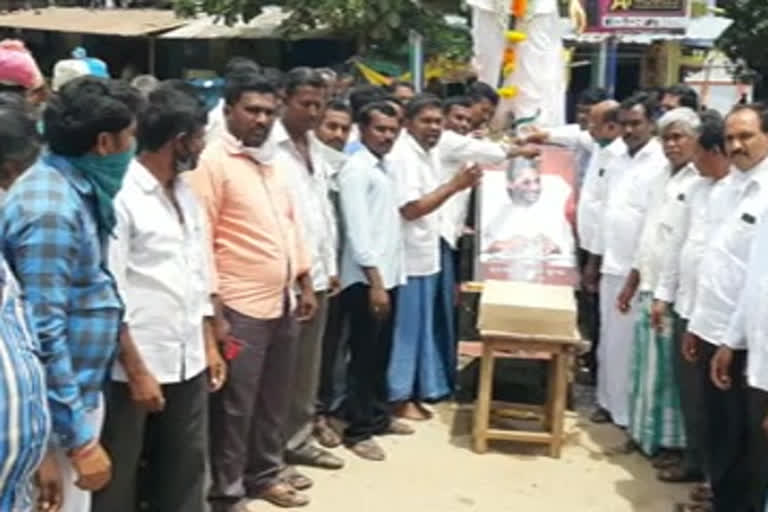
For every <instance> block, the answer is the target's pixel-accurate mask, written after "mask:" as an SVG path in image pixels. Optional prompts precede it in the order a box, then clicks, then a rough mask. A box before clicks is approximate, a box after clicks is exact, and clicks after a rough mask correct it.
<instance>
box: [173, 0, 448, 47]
mask: <svg viewBox="0 0 768 512" xmlns="http://www.w3.org/2000/svg"><path fill="white" fill-rule="evenodd" d="M174 2H175V6H176V10H177V12H179V13H180V14H181V15H186V16H190V15H194V14H197V13H200V12H202V13H206V14H211V15H214V16H218V17H220V19H222V20H223V21H224V22H225V23H228V24H232V23H235V22H236V21H237V20H239V19H242V20H243V21H246V22H247V21H249V20H251V19H252V18H254V17H256V16H258V15H259V14H260V13H261V10H262V7H264V6H265V5H275V4H278V5H280V6H281V7H283V8H284V9H286V10H287V11H290V12H291V16H290V17H289V18H288V19H287V20H286V21H285V22H284V24H283V28H284V29H285V31H286V34H287V35H289V36H290V35H295V34H301V33H302V32H306V31H308V30H316V29H324V30H328V31H329V32H331V33H334V34H338V35H344V36H346V37H352V38H354V39H355V40H356V41H357V42H358V48H359V50H360V52H361V53H365V51H366V50H367V49H368V48H369V47H370V46H371V45H372V44H375V43H380V42H386V43H396V44H399V43H402V42H404V41H406V40H407V37H408V33H409V31H410V30H419V31H432V32H434V31H435V26H436V20H442V15H443V13H445V12H451V11H452V12H456V11H458V0H423V1H418V0H282V1H278V2H275V1H274V0H174ZM446 10H448V11H446Z"/></svg>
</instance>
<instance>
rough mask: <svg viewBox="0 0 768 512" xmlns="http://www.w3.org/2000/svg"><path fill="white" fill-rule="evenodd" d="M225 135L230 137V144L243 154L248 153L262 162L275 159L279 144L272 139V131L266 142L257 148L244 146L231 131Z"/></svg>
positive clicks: (267, 162)
mask: <svg viewBox="0 0 768 512" xmlns="http://www.w3.org/2000/svg"><path fill="white" fill-rule="evenodd" d="M224 137H226V138H227V139H228V142H229V143H230V144H232V145H234V146H235V147H236V148H237V149H238V150H239V151H240V152H242V153H243V154H245V155H248V156H249V157H250V158H251V159H252V160H254V161H255V162H258V163H260V164H270V163H272V161H273V160H274V159H275V152H276V151H277V144H275V141H274V140H273V139H272V133H271V132H270V134H269V136H268V137H267V140H266V141H264V144H262V145H261V146H259V147H257V148H254V147H248V146H244V145H243V142H242V141H241V140H239V139H236V138H235V136H234V135H232V134H231V133H229V131H226V132H225V133H224Z"/></svg>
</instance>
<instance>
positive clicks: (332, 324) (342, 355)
mask: <svg viewBox="0 0 768 512" xmlns="http://www.w3.org/2000/svg"><path fill="white" fill-rule="evenodd" d="M351 130H352V109H351V108H350V107H349V105H347V104H346V103H344V102H343V101H339V100H331V101H330V102H329V103H328V104H327V105H326V106H325V111H324V112H323V115H322V117H321V118H320V123H319V124H318V125H317V127H316V128H315V131H314V137H315V138H316V139H317V141H318V142H319V143H320V144H319V146H318V147H319V149H320V153H321V154H322V157H323V159H324V160H325V162H326V163H327V164H328V166H329V167H328V169H329V172H330V174H331V177H330V181H329V187H330V197H331V203H332V204H333V205H334V211H335V213H336V220H337V224H336V227H337V231H338V240H339V244H338V255H339V258H341V254H342V246H343V242H344V235H343V223H342V222H341V205H340V202H339V201H340V200H339V187H338V183H337V177H338V173H339V172H340V171H341V169H342V168H343V167H344V164H346V162H347V159H348V156H347V155H346V154H345V153H344V147H345V146H346V144H347V141H348V140H349V134H350V132H351ZM344 341H345V338H344V333H343V325H342V322H341V298H340V297H339V296H338V295H337V296H334V297H330V298H329V299H328V320H327V322H326V325H325V334H324V335H323V351H322V360H321V364H320V384H319V387H318V392H317V411H316V412H317V414H316V416H315V425H314V435H315V438H316V439H317V441H318V442H319V443H320V444H321V445H322V446H324V447H326V448H335V447H337V446H339V445H340V444H341V442H342V439H341V436H340V435H339V433H337V432H336V430H335V429H334V428H332V426H331V422H330V420H331V418H332V417H333V416H335V415H337V414H338V413H339V412H340V407H341V404H342V401H343V399H344V392H345V389H346V353H347V345H346V343H344Z"/></svg>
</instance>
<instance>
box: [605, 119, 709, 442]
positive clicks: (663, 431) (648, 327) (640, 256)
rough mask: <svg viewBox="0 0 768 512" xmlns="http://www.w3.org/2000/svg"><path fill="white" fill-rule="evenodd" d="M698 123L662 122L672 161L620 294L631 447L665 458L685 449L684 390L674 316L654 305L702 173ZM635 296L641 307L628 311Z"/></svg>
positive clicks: (655, 190)
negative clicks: (630, 327)
mask: <svg viewBox="0 0 768 512" xmlns="http://www.w3.org/2000/svg"><path fill="white" fill-rule="evenodd" d="M699 124H700V120H699V116H698V115H697V114H696V112H694V111H693V110H691V109H689V108H676V109H674V110H671V111H669V112H667V113H666V114H664V116H663V117H662V118H661V120H660V121H659V134H660V137H661V142H662V149H663V150H664V156H666V158H667V163H666V165H665V167H664V170H663V172H662V173H659V174H658V175H657V176H656V177H655V179H654V181H653V182H652V183H651V184H650V193H651V199H650V201H649V205H648V210H647V212H646V214H645V221H644V225H643V230H642V234H641V236H640V243H639V244H638V246H637V250H636V251H635V255H634V262H633V264H632V270H631V271H630V273H629V276H628V277H627V279H626V281H625V284H624V288H623V290H622V291H621V293H620V294H619V297H618V307H619V309H620V310H621V311H624V312H627V313H628V314H633V315H634V317H635V329H634V330H635V332H634V344H633V346H632V352H631V357H632V361H633V364H632V365H631V368H632V371H631V373H630V383H631V393H630V404H629V426H628V428H627V433H628V434H629V436H630V438H631V441H630V443H632V446H633V447H634V446H635V445H636V447H637V448H639V449H640V450H641V451H642V452H643V453H645V454H646V455H649V456H656V455H659V454H660V452H662V454H661V455H660V456H663V457H667V456H669V457H672V456H673V455H674V454H673V453H671V451H674V450H680V449H682V448H684V447H685V433H684V432H685V430H684V427H683V423H682V421H683V420H682V414H681V409H680V394H679V391H678V387H677V382H676V380H675V374H674V372H673V371H672V368H673V366H672V363H673V361H674V350H675V344H674V341H673V340H674V321H675V319H674V317H673V314H672V312H671V311H669V312H665V313H664V315H663V316H652V306H653V293H654V291H655V289H656V286H657V284H658V280H659V274H660V272H661V270H662V267H663V264H664V261H665V257H666V255H667V251H669V250H672V244H671V242H672V240H673V233H674V232H675V231H677V230H679V229H680V224H681V221H682V215H681V213H682V212H683V208H682V204H683V201H684V200H685V197H686V195H687V194H688V191H689V189H690V187H691V185H692V184H693V183H695V181H696V179H697V178H698V176H699V173H698V171H697V170H696V167H695V166H694V165H693V163H692V160H693V156H694V149H695V146H696V137H697V130H698V127H699ZM636 294H637V295H638V297H637V305H638V306H637V308H636V309H635V311H632V312H629V303H630V301H631V300H632V299H633V297H634V296H635V295H636ZM652 320H653V321H652Z"/></svg>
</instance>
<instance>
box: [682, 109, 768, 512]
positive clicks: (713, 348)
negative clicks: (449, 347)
mask: <svg viewBox="0 0 768 512" xmlns="http://www.w3.org/2000/svg"><path fill="white" fill-rule="evenodd" d="M725 130H726V132H725V133H726V147H727V150H728V154H729V156H730V157H731V161H732V162H733V165H734V167H735V170H734V171H732V174H733V175H734V177H735V178H736V179H735V187H737V190H738V196H737V197H736V200H735V201H734V203H733V204H732V205H731V207H730V208H729V214H728V216H727V217H726V219H725V221H724V222H723V223H722V224H721V226H720V227H719V229H717V230H716V231H715V232H714V235H713V237H712V241H711V243H710V245H709V246H708V248H707V250H706V252H705V253H704V256H703V257H702V260H701V264H700V267H699V269H700V272H699V279H698V282H697V290H696V301H695V305H694V308H693V313H692V315H691V320H690V323H689V325H688V333H687V334H686V340H685V341H684V343H685V347H684V348H685V350H686V351H687V352H688V353H689V355H698V357H701V358H703V359H704V360H705V361H706V360H711V362H710V364H711V367H712V373H713V375H712V377H713V381H714V384H715V386H708V387H705V388H704V389H703V391H702V393H703V409H704V414H705V416H706V420H705V421H706V426H705V429H704V430H705V432H707V434H708V437H707V440H706V455H707V471H708V476H709V478H710V482H711V485H712V492H713V494H714V506H715V511H716V512H721V511H723V512H724V511H729V512H731V511H733V512H741V511H745V510H749V499H748V498H749V497H748V489H749V471H748V467H747V457H748V450H749V446H748V443H746V442H745V439H746V436H747V422H746V407H747V393H746V386H745V383H744V370H745V364H746V357H747V354H746V350H743V348H742V349H739V350H733V349H732V348H731V347H729V346H727V345H724V343H726V342H728V341H729V340H728V332H729V324H730V322H731V319H732V317H733V316H734V314H735V313H736V311H737V305H738V300H739V296H740V294H741V292H742V290H743V288H744V286H745V284H746V283H747V280H746V266H747V262H748V259H749V253H750V249H751V245H752V242H753V240H754V236H755V233H756V232H757V229H758V226H759V225H760V224H762V223H763V221H764V220H765V215H764V214H765V211H766V209H767V208H768V120H767V119H766V113H765V112H764V110H763V109H762V108H761V107H759V106H752V105H750V106H739V107H737V108H736V109H734V110H733V111H732V112H731V113H730V114H729V115H728V117H727V118H726V128H725ZM730 343H732V344H733V343H734V342H733V341H731V342H730ZM718 347H719V348H718ZM742 347H743V345H742ZM715 352H717V354H716V355H714V356H713V354H715Z"/></svg>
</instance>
